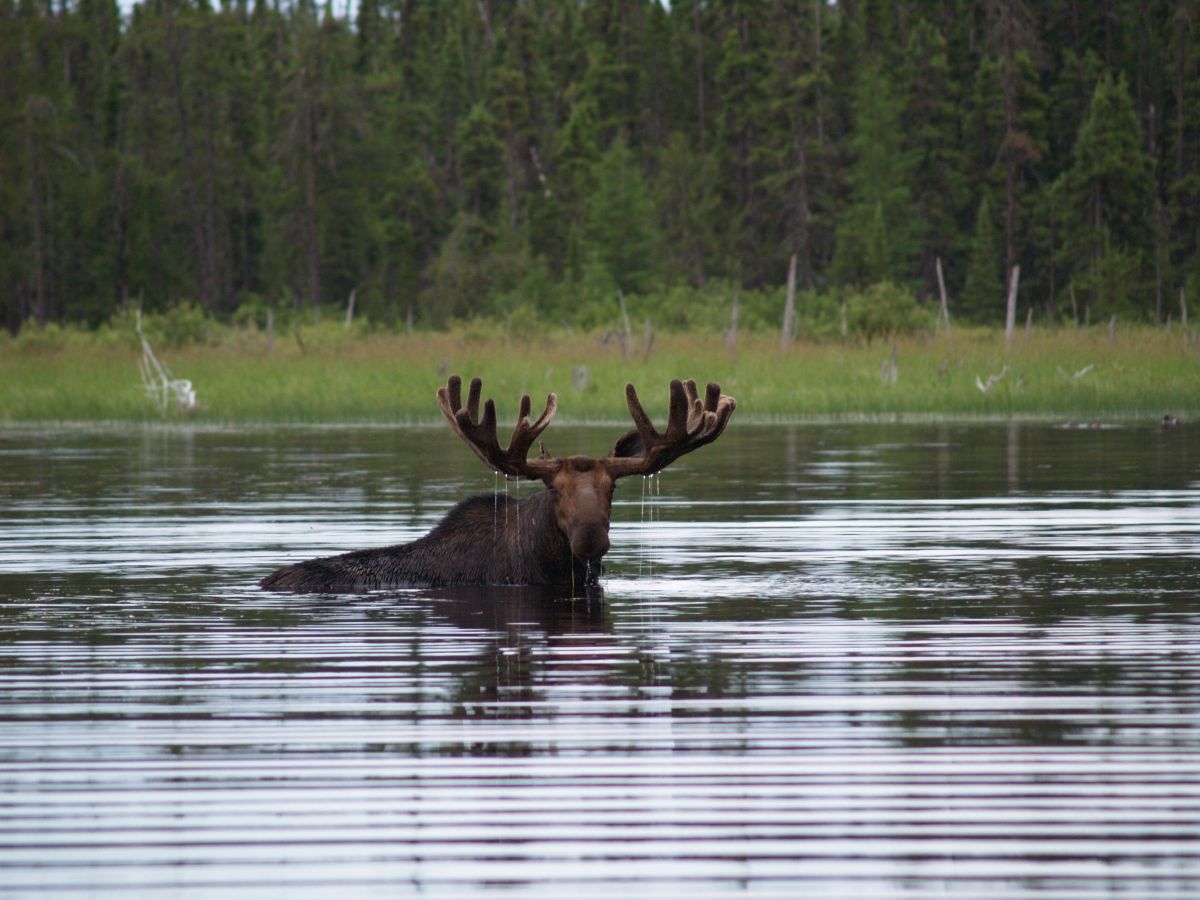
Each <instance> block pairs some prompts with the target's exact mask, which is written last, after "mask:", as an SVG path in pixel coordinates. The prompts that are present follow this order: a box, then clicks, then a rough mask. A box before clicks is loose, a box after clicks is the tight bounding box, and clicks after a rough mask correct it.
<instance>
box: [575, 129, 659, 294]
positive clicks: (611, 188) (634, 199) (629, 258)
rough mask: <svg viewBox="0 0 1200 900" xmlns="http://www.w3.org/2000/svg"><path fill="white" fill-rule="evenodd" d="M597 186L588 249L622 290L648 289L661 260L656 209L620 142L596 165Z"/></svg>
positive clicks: (589, 214)
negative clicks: (658, 260)
mask: <svg viewBox="0 0 1200 900" xmlns="http://www.w3.org/2000/svg"><path fill="white" fill-rule="evenodd" d="M594 184H595V187H594V188H593V190H592V193H591V196H590V197H589V199H588V204H587V241H588V247H589V250H590V252H591V254H592V255H593V256H594V258H595V259H596V260H597V261H598V262H599V263H600V264H601V265H602V266H603V267H604V269H605V271H607V272H608V274H609V276H610V277H611V278H612V279H613V281H614V282H615V283H616V284H617V286H618V287H619V288H620V289H621V290H623V291H626V292H636V291H643V290H646V289H647V288H649V287H650V286H651V283H652V280H653V278H654V276H655V274H656V268H657V258H658V244H659V237H658V233H657V229H656V228H655V223H654V205H653V201H652V200H651V198H650V192H649V190H648V188H647V186H646V182H645V179H644V178H643V177H642V173H641V170H640V168H639V166H638V164H637V160H636V159H635V158H634V155H633V152H632V151H631V150H630V149H629V147H627V146H626V144H625V142H624V141H623V140H622V139H621V138H617V139H616V140H615V141H613V143H612V144H611V145H610V146H609V148H608V150H606V151H605V153H604V155H603V156H601V157H600V159H599V160H598V161H597V163H596V170H595V178H594Z"/></svg>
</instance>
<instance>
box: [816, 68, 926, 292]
mask: <svg viewBox="0 0 1200 900" xmlns="http://www.w3.org/2000/svg"><path fill="white" fill-rule="evenodd" d="M854 98H855V102H854V113H855V122H854V133H853V136H852V137H851V138H850V151H851V153H852V155H853V162H851V164H850V167H849V170H848V172H847V179H848V181H849V182H850V189H851V194H850V204H849V205H848V206H847V207H846V209H845V211H844V212H843V214H842V216H841V219H840V221H839V223H838V230H837V250H836V251H835V254H834V258H833V264H832V266H831V271H832V274H833V277H834V278H835V279H837V280H838V281H841V282H844V283H848V284H857V285H867V284H872V283H874V282H878V281H893V282H903V281H906V280H907V279H908V278H909V276H910V274H911V272H912V268H913V260H914V257H915V254H916V250H917V240H916V235H917V233H918V228H919V227H920V223H918V222H916V221H915V219H914V209H913V205H912V196H911V192H910V188H909V185H910V184H912V181H913V173H914V170H915V167H916V163H917V159H916V156H915V155H914V154H913V153H912V151H910V150H909V149H907V148H906V147H905V146H904V131H903V129H902V127H901V123H900V117H901V112H902V110H903V109H904V99H903V98H901V97H899V96H897V94H896V90H895V87H894V86H893V84H892V82H891V80H890V78H889V77H888V74H887V73H886V72H885V71H884V70H882V69H881V68H879V67H878V66H869V67H867V68H866V69H864V70H863V74H862V76H861V77H860V79H859V83H858V85H857V86H856V88H855V95H854Z"/></svg>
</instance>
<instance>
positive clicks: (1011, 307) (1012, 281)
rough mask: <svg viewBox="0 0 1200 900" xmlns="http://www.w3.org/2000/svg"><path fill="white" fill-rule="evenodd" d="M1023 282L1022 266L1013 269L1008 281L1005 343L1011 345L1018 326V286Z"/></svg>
mask: <svg viewBox="0 0 1200 900" xmlns="http://www.w3.org/2000/svg"><path fill="white" fill-rule="evenodd" d="M1020 280H1021V264H1020V263H1017V264H1016V265H1014V266H1013V267H1012V275H1011V276H1010V277H1009V279H1008V306H1007V309H1006V311H1005V314H1004V343H1005V344H1011V343H1012V339H1013V328H1014V327H1015V326H1016V324H1017V284H1018V282H1020Z"/></svg>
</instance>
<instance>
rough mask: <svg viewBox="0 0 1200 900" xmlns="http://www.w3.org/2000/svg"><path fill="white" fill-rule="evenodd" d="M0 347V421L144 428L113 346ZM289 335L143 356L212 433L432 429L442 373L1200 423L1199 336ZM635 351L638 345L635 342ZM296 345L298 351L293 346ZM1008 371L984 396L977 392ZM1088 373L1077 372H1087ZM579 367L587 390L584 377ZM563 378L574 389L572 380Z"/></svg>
mask: <svg viewBox="0 0 1200 900" xmlns="http://www.w3.org/2000/svg"><path fill="white" fill-rule="evenodd" d="M30 331H31V330H30V329H26V332H23V334H22V337H20V338H17V339H13V338H6V339H4V340H3V341H0V420H2V421H8V422H22V421H71V420H82V421H99V420H111V421H130V422H143V421H144V422H153V421H160V420H162V419H163V416H162V414H161V413H160V412H159V411H158V409H157V408H156V407H155V406H154V404H152V403H151V402H150V401H149V400H148V398H147V397H146V395H145V393H144V391H143V389H142V386H141V383H140V381H139V378H138V371H137V358H138V352H137V350H136V348H135V346H134V344H133V342H132V341H130V340H127V339H125V337H124V336H117V337H114V336H113V335H112V334H107V335H106V334H95V333H87V332H74V331H70V330H64V331H57V332H55V333H38V332H33V333H32V334H29V333H28V332H30ZM299 335H300V337H299V339H298V340H297V338H296V335H295V333H293V332H286V333H283V334H276V335H275V336H274V339H273V340H272V341H268V338H267V336H266V335H265V334H264V333H262V332H261V331H257V330H254V329H253V328H251V329H236V330H235V329H227V330H226V331H225V332H223V333H222V334H219V335H216V336H215V337H211V338H209V339H206V340H203V341H201V342H200V343H190V344H184V345H182V346H177V347H173V348H172V347H169V346H168V347H163V348H156V349H157V350H158V352H159V356H160V358H162V359H163V361H164V362H166V363H167V365H168V366H170V367H171V369H172V370H173V371H174V373H175V375H176V376H177V377H180V378H188V379H190V380H191V381H192V382H193V383H194V385H195V386H196V390H197V393H198V395H199V399H200V408H199V409H198V410H196V411H194V412H193V413H191V414H184V413H179V412H173V411H172V412H169V413H168V414H167V416H166V418H167V419H168V420H172V421H202V422H219V423H254V422H296V423H317V422H329V423H342V422H365V423H395V422H414V423H416V422H434V421H436V420H437V417H438V414H437V409H436V406H435V404H434V400H433V397H434V392H435V390H436V389H437V387H438V386H440V385H442V384H444V383H445V380H446V377H447V376H448V375H449V374H451V373H458V374H461V375H463V376H472V375H478V376H479V377H481V378H483V380H484V384H485V389H486V393H487V394H488V395H490V396H493V397H495V398H496V400H497V405H498V406H499V409H500V412H501V416H502V417H505V416H511V415H512V414H513V412H514V410H515V408H516V401H517V399H518V397H519V395H520V394H521V393H522V392H524V391H528V392H529V393H531V394H532V395H534V398H535V402H537V401H539V400H540V399H541V398H542V397H544V395H545V394H546V393H547V392H549V391H556V392H557V393H558V395H559V400H560V414H559V415H560V419H561V420H563V421H575V422H579V421H625V420H627V417H628V414H627V412H626V410H625V405H624V392H623V388H624V385H625V383H626V382H627V381H632V382H634V383H635V384H636V385H637V386H638V389H639V391H640V393H641V395H642V397H643V401H644V402H645V403H646V405H647V407H648V408H650V409H651V410H652V411H653V412H654V413H655V414H657V415H662V414H663V411H664V409H665V404H666V396H667V390H666V386H667V382H668V381H669V380H670V379H671V378H674V377H680V376H683V377H688V376H691V377H695V378H697V379H698V380H714V381H719V382H720V383H721V385H722V386H723V388H724V389H725V390H726V391H727V392H729V393H731V394H733V395H734V396H736V397H737V398H738V402H739V418H740V419H741V420H742V421H796V420H805V419H826V418H834V419H837V418H888V417H896V416H899V417H913V418H917V417H982V418H1009V417H1062V418H1066V419H1078V420H1095V419H1104V418H1129V417H1142V416H1155V417H1160V416H1162V415H1163V414H1166V413H1171V414H1174V415H1180V416H1194V414H1196V413H1197V412H1200V341H1198V340H1197V337H1196V335H1195V334H1184V333H1182V332H1180V331H1178V330H1175V331H1169V330H1165V329H1161V328H1151V327H1127V328H1124V329H1121V330H1120V331H1118V333H1117V337H1116V340H1115V341H1110V339H1109V334H1108V330H1107V328H1097V329H1081V330H1075V329H1059V330H1056V331H1048V330H1040V329H1034V331H1033V332H1032V334H1030V335H1029V336H1028V337H1026V336H1024V335H1018V336H1017V338H1016V339H1015V340H1014V341H1013V344H1012V346H1011V347H1008V348H1006V347H1005V344H1004V337H1003V334H1002V333H1001V332H998V331H995V330H983V329H981V330H974V331H971V330H964V329H956V331H955V333H954V336H953V338H952V339H948V338H946V337H944V336H939V335H923V336H914V337H906V338H900V339H897V341H896V342H895V347H896V360H897V364H898V377H897V379H896V381H895V383H891V381H890V380H889V379H885V378H883V377H881V369H882V367H883V364H884V361H885V360H888V359H889V358H890V354H891V347H892V342H891V341H888V340H874V341H860V342H857V343H855V342H849V343H841V342H835V341H823V342H819V343H806V342H799V343H794V344H792V346H791V347H790V348H789V349H787V350H786V351H785V350H781V349H780V347H779V343H778V340H777V338H775V337H773V336H767V335H762V334H758V335H755V334H748V335H743V336H742V337H741V338H740V339H739V342H738V346H737V350H736V352H734V353H730V352H729V351H728V350H727V348H726V346H725V344H724V341H723V339H722V338H721V337H719V336H716V335H699V334H666V335H657V336H656V338H655V341H654V344H653V347H652V349H651V350H650V352H649V353H648V354H647V353H644V352H643V348H642V347H641V346H640V345H638V346H634V347H632V348H631V349H630V351H629V353H628V355H624V354H623V353H622V350H621V347H620V342H619V341H618V340H614V339H612V337H611V335H610V336H609V339H608V340H607V341H605V340H603V338H602V337H601V336H600V335H597V334H581V333H569V332H562V333H558V334H552V335H549V336H548V335H547V334H545V333H543V332H537V333H533V332H530V333H521V332H510V333H508V334H500V333H496V332H494V331H492V330H489V329H486V328H484V327H482V326H479V327H463V328H459V329H457V330H455V331H452V332H446V333H417V334H413V335H397V334H392V333H388V332H369V331H364V330H356V329H346V328H344V327H342V326H340V325H337V324H332V323H330V324H326V325H321V326H309V327H306V328H303V329H302V330H301V331H300V332H299ZM634 343H635V344H639V342H638V341H636V340H635V341H634ZM301 344H303V348H302V347H301ZM1005 366H1008V371H1007V374H1005V375H1004V377H1003V378H1002V379H1000V380H999V381H998V382H997V383H996V384H995V385H994V387H993V388H992V389H991V390H990V391H989V392H988V393H987V394H983V393H981V392H980V390H979V389H978V387H977V386H976V383H975V380H976V377H977V376H978V377H979V378H980V379H981V380H983V381H984V382H986V381H987V378H988V375H990V374H996V373H999V372H1001V371H1002V370H1003V368H1004V367H1005ZM1089 367H1090V368H1089ZM585 369H586V378H582V377H580V376H581V374H582V372H583V371H584V370H585ZM573 373H574V377H573Z"/></svg>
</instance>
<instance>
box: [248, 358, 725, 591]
mask: <svg viewBox="0 0 1200 900" xmlns="http://www.w3.org/2000/svg"><path fill="white" fill-rule="evenodd" d="M481 392H482V382H480V380H479V379H478V378H475V379H473V380H472V381H471V387H470V391H469V393H468V395H467V403H466V406H465V407H464V406H463V403H462V379H461V378H459V377H458V376H457V375H452V376H451V377H450V379H449V381H448V383H447V385H446V386H445V387H443V388H439V389H438V392H437V400H438V406H439V407H440V408H441V410H442V413H443V415H445V417H446V420H447V421H448V422H449V423H450V427H451V428H453V429H454V432H455V433H456V434H457V435H458V436H459V437H460V438H462V439H463V441H465V442H466V444H467V446H468V447H470V448H471V449H472V450H473V451H474V452H475V455H476V456H478V457H479V458H480V459H481V460H483V462H484V464H485V465H487V466H488V467H489V468H490V469H492V470H493V471H495V472H497V473H499V474H502V475H504V476H505V477H506V478H508V479H510V480H513V481H517V480H520V479H529V480H532V481H541V482H542V483H543V484H545V486H546V490H544V491H540V492H538V493H536V494H534V495H533V496H531V497H529V498H527V499H524V500H518V499H513V498H509V497H508V495H507V494H484V495H479V496H475V497H470V498H468V499H466V500H463V501H462V502H461V503H459V504H458V505H457V506H455V507H453V508H452V509H451V510H450V511H449V512H448V513H446V516H445V517H444V518H443V519H442V521H441V522H439V523H438V524H437V525H436V526H435V527H434V529H433V530H432V531H431V532H429V534H427V535H425V536H424V537H422V538H419V539H418V540H415V541H413V542H411V543H408V544H397V545H395V546H391V547H380V548H377V549H372V550H356V551H353V552H351V553H344V554H342V555H340V556H330V557H325V558H322V559H313V560H308V561H307V562H301V563H296V564H294V565H290V566H285V567H283V568H282V569H279V570H278V571H276V572H274V573H272V574H271V575H268V576H267V577H266V578H264V579H263V580H262V582H261V585H262V587H264V588H268V589H271V590H279V591H296V592H303V593H353V592H361V591H368V590H372V589H379V588H402V587H442V586H452V585H556V586H565V585H576V586H581V585H591V584H595V583H597V581H598V579H599V577H600V573H601V565H600V562H601V559H602V558H603V557H604V554H606V553H607V552H608V549H609V540H608V527H609V517H610V515H611V513H612V498H613V491H614V489H615V487H616V482H617V479H619V478H625V477H627V476H630V475H652V474H654V473H655V472H658V471H661V470H662V469H665V468H666V467H667V466H669V465H670V464H671V463H673V462H674V461H675V460H677V459H679V457H681V456H683V455H684V454H685V453H691V452H692V451H693V450H696V449H698V448H700V447H703V446H704V445H705V444H709V443H711V442H713V441H715V440H716V439H717V438H718V437H720V436H721V433H722V432H723V431H724V430H725V426H726V424H728V422H729V417H730V416H731V415H733V411H734V408H735V407H736V406H737V401H735V400H734V398H733V397H730V396H728V395H727V394H722V393H721V387H720V385H718V384H716V383H712V382H710V383H709V385H708V387H707V389H706V391H705V394H704V397H703V399H701V397H700V395H699V393H698V391H697V389H696V382H694V381H691V380H688V381H679V380H675V381H672V382H671V388H670V406H669V412H668V414H667V427H666V430H665V431H664V432H662V433H660V432H659V431H658V430H657V429H656V428H655V427H654V424H653V422H652V421H651V420H650V417H649V416H648V415H647V414H646V411H645V410H644V409H643V408H642V404H641V403H640V402H639V400H638V396H637V391H635V390H634V387H633V385H632V384H627V385H626V386H625V400H626V403H627V404H628V406H629V414H630V415H631V416H632V417H633V422H634V425H635V428H634V429H633V430H631V431H629V432H627V433H626V434H624V435H623V436H622V437H621V438H620V439H619V440H618V441H617V443H616V445H615V446H614V447H613V449H612V451H611V452H610V453H609V454H608V455H607V456H601V457H591V456H564V457H557V456H551V455H550V454H549V453H548V452H547V451H546V448H545V445H544V444H543V445H541V453H540V454H539V455H538V456H535V457H533V458H530V457H529V451H530V448H531V447H532V446H533V443H534V441H536V440H537V439H538V438H539V437H540V435H541V434H542V432H543V431H545V430H546V426H548V425H549V424H550V420H551V419H553V418H554V414H555V413H556V412H557V411H558V398H557V397H556V396H555V395H554V394H550V395H549V396H548V397H547V398H546V408H545V410H544V411H543V412H542V414H541V415H540V416H538V418H537V420H536V421H532V420H531V419H530V412H531V405H530V400H529V395H528V394H526V395H525V396H523V397H522V398H521V405H520V411H519V413H518V415H517V424H516V428H515V429H514V430H513V433H512V438H511V439H510V440H509V442H508V447H507V448H505V449H501V447H500V443H499V440H498V438H497V435H496V404H495V403H494V402H493V401H492V400H491V399H488V400H487V401H486V402H485V403H484V406H483V416H482V418H481V417H480V413H479V400H480V394H481Z"/></svg>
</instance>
